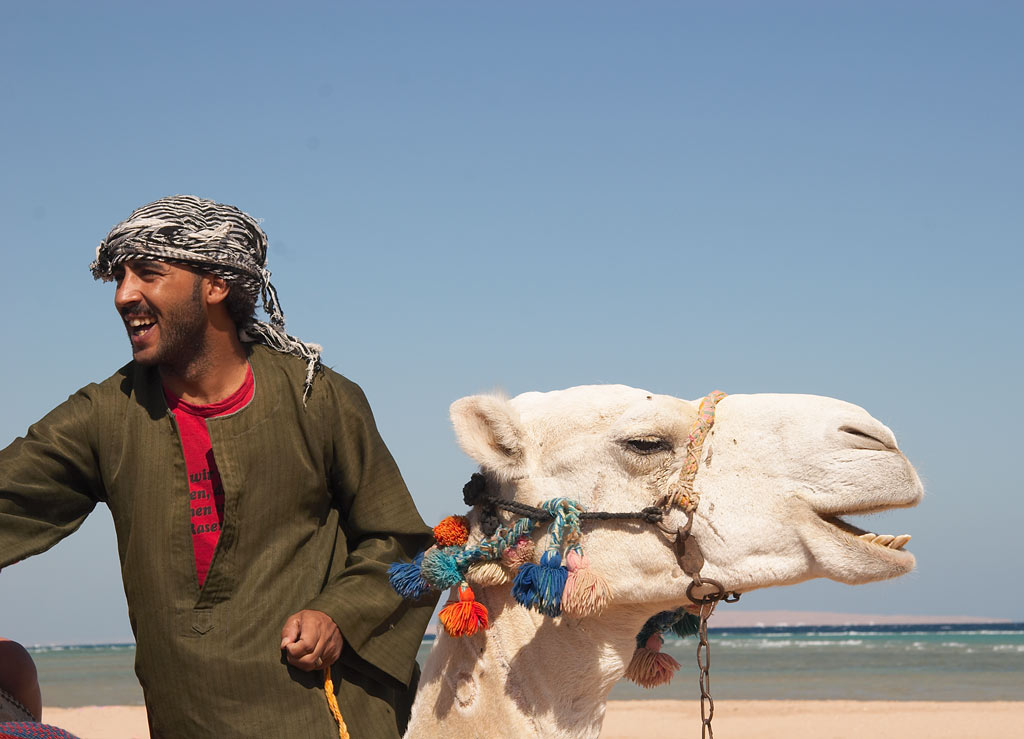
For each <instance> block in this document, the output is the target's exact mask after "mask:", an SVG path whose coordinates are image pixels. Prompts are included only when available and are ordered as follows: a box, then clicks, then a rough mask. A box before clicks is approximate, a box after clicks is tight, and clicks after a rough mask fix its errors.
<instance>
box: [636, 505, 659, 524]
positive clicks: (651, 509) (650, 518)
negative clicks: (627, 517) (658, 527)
mask: <svg viewBox="0 0 1024 739" xmlns="http://www.w3.org/2000/svg"><path fill="white" fill-rule="evenodd" d="M640 514H641V516H643V520H644V521H646V522H647V523H661V522H662V521H663V520H664V519H665V512H664V511H663V510H661V509H660V508H658V506H655V505H650V506H647V507H646V508H644V509H642V510H641V511H640Z"/></svg>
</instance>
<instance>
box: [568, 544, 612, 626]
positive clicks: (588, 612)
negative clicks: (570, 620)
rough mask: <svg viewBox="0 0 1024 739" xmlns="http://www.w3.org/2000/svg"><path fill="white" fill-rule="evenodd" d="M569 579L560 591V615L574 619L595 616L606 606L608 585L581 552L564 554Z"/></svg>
mask: <svg viewBox="0 0 1024 739" xmlns="http://www.w3.org/2000/svg"><path fill="white" fill-rule="evenodd" d="M565 564H566V566H567V568H568V570H569V578H568V579H567V580H566V582H565V590H564V591H562V613H564V614H565V615H566V616H573V617H575V618H585V617H587V616H595V615H597V614H599V613H600V612H601V611H603V610H604V607H605V606H606V605H607V604H608V596H609V592H608V583H607V582H605V579H604V578H603V577H601V576H600V575H598V574H597V573H596V572H594V570H593V569H592V568H591V567H590V561H589V560H588V559H587V555H585V554H584V553H583V552H582V550H580V551H577V550H575V549H570V550H569V551H568V552H566V553H565Z"/></svg>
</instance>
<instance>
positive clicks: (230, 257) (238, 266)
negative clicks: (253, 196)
mask: <svg viewBox="0 0 1024 739" xmlns="http://www.w3.org/2000/svg"><path fill="white" fill-rule="evenodd" d="M132 259H149V260H153V261H157V262H171V263H176V264H182V265H185V266H187V267H191V268H193V269H196V270H198V271H201V272H208V273H210V274H213V275H216V276H217V277H220V278H223V279H224V280H225V281H226V282H227V283H228V285H229V286H230V287H231V289H232V290H241V291H242V292H243V293H244V294H245V295H247V296H249V297H251V298H252V300H253V302H254V303H255V301H256V300H257V298H259V297H262V300H263V309H264V310H265V311H266V313H267V316H269V317H270V322H269V323H266V322H264V321H259V320H257V319H256V318H255V316H251V317H249V318H247V319H245V320H244V321H243V322H242V323H241V324H240V325H239V326H238V336H239V338H240V339H241V340H242V341H245V342H258V343H261V344H266V345H267V346H268V347H270V348H271V349H274V350H276V351H279V352H283V353H286V354H294V355H296V356H298V357H301V358H303V359H305V360H306V380H305V383H304V385H303V395H302V397H303V400H306V399H307V398H308V397H309V394H310V392H311V391H312V389H313V377H314V376H315V375H316V372H317V370H318V369H319V367H320V352H321V351H322V348H321V347H320V345H319V344H310V343H307V342H304V341H301V340H299V339H297V338H295V337H294V336H291V335H290V334H288V333H285V330H284V311H283V310H282V309H281V303H280V301H279V300H278V299H277V290H275V289H274V286H273V285H272V284H271V283H270V271H269V270H268V269H267V267H266V265H267V235H266V234H265V233H264V232H263V229H262V228H260V226H259V223H257V222H256V219H255V218H253V217H252V216H250V215H249V214H248V213H243V212H242V211H240V210H239V209H238V208H236V207H234V206H233V205H225V204H223V203H216V202H214V201H212V200H204V199H202V198H197V197H195V196H193V195H173V196H171V197H166V198H160V199H159V200H156V201H154V202H152V203H149V204H148V205H143V206H142V207H141V208H138V209H137V210H135V211H134V212H132V214H131V215H130V216H128V218H127V219H125V220H124V221H122V222H121V223H119V224H117V225H116V226H114V228H113V229H111V231H110V233H108V234H107V238H105V239H104V240H103V241H102V242H101V243H100V245H99V246H98V247H96V260H95V261H94V262H93V263H92V264H90V265H89V269H91V270H92V276H93V277H94V278H95V279H97V280H103V281H105V282H107V281H110V280H112V279H113V272H114V269H115V268H116V267H117V266H118V265H120V264H123V263H124V262H127V261H129V260H132Z"/></svg>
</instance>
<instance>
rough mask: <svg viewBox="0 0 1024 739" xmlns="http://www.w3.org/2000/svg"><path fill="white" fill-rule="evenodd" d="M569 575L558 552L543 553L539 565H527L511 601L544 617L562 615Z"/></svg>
mask: <svg viewBox="0 0 1024 739" xmlns="http://www.w3.org/2000/svg"><path fill="white" fill-rule="evenodd" d="M568 578H569V571H568V570H567V569H566V568H565V567H563V566H562V555H561V554H559V553H558V552H557V551H555V550H549V551H546V552H544V554H543V555H542V556H541V558H540V564H539V565H536V564H533V563H532V562H524V563H523V564H522V565H521V566H520V567H519V572H518V573H517V574H516V579H515V581H514V582H513V583H512V597H514V598H515V599H516V600H517V601H519V603H521V604H522V605H524V606H526V607H527V608H534V609H536V610H537V611H539V612H540V613H543V614H544V615H545V616H558V615H559V614H561V612H562V591H563V590H564V589H565V582H566V580H568Z"/></svg>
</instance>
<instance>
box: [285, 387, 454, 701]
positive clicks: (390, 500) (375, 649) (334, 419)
mask: <svg viewBox="0 0 1024 739" xmlns="http://www.w3.org/2000/svg"><path fill="white" fill-rule="evenodd" d="M320 379H323V380H325V382H323V383H322V384H321V387H320V388H318V389H320V390H321V392H324V396H325V397H324V402H325V404H324V405H323V406H322V408H323V410H324V413H325V416H324V423H325V426H326V429H327V433H328V434H329V437H330V452H329V454H330V456H331V459H330V465H329V468H330V479H329V483H330V485H331V488H332V491H333V494H334V496H335V500H336V502H337V504H338V506H339V509H340V514H341V526H342V529H343V532H344V534H345V538H346V540H347V544H348V558H347V560H346V562H345V567H344V569H343V570H342V571H340V572H338V573H336V575H335V576H334V577H332V578H331V579H330V581H329V582H328V583H327V585H326V586H325V587H324V589H323V591H322V592H321V593H320V595H319V596H317V597H316V598H314V599H313V600H312V601H311V602H310V603H308V604H306V606H305V610H307V611H320V612H322V613H324V614H326V615H327V616H329V617H330V619H331V620H332V621H333V623H334V624H336V625H337V627H338V629H340V636H341V637H343V638H344V641H345V643H346V644H347V645H348V646H349V647H351V648H352V649H353V650H354V651H355V653H356V654H357V655H358V656H359V658H361V659H362V660H363V661H365V662H369V663H370V664H372V665H374V666H375V667H377V668H378V669H380V670H382V671H383V672H384V673H386V674H388V675H390V676H391V677H393V678H394V679H396V680H398V681H399V682H401V683H403V684H408V681H409V679H410V678H411V675H412V670H413V665H414V662H415V656H416V650H417V649H418V648H419V645H420V642H421V641H422V639H423V632H424V630H425V629H426V626H427V621H428V620H429V618H430V616H431V614H432V613H433V608H434V603H435V602H436V597H434V598H425V599H424V600H423V601H421V602H417V603H415V604H410V603H409V602H408V601H405V600H403V599H402V598H400V597H399V596H398V595H397V594H396V593H395V592H394V590H393V589H392V588H391V586H390V584H389V583H388V578H387V568H388V566H389V565H390V564H391V563H392V562H395V561H397V560H409V559H411V558H412V557H413V556H415V555H416V554H417V553H418V552H420V551H423V550H424V549H426V548H427V547H428V546H430V544H431V543H433V537H432V535H431V532H430V529H428V528H427V527H426V526H425V525H424V523H423V520H422V519H421V518H420V515H419V513H418V512H417V510H416V506H415V504H414V503H413V501H412V497H411V496H410V495H409V491H408V490H407V489H406V486H405V483H404V481H403V480H402V476H401V474H400V473H399V471H398V466H397V465H396V464H395V461H394V459H392V457H391V454H390V452H388V450H387V447H386V446H385V445H384V442H383V440H382V439H381V438H380V434H379V433H378V432H377V427H376V425H375V423H374V421H373V414H372V412H371V411H370V407H369V405H368V404H367V402H366V398H365V396H364V395H363V393H362V391H361V390H360V389H359V387H358V386H356V385H355V384H354V383H352V382H349V381H348V380H346V379H344V378H342V377H341V376H339V375H335V374H333V373H326V376H325V377H322V378H320ZM315 395H316V390H314V396H315ZM297 615H298V614H297ZM294 618H295V617H294V616H293V617H292V619H294ZM289 620H291V619H289ZM286 628H287V625H286ZM325 628H326V629H327V631H329V630H330V629H329V625H325ZM285 636H286V635H285V634H282V637H283V639H282V641H284V637H285ZM318 638H319V634H318ZM339 649H340V645H339ZM318 654H319V653H314V652H308V653H307V656H308V655H312V657H311V658H310V661H311V662H312V663H314V664H315V658H316V656H317V655H318ZM328 656H329V653H328ZM322 660H323V661H324V662H325V663H327V657H322ZM293 664H294V662H293ZM307 669H308V668H307Z"/></svg>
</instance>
